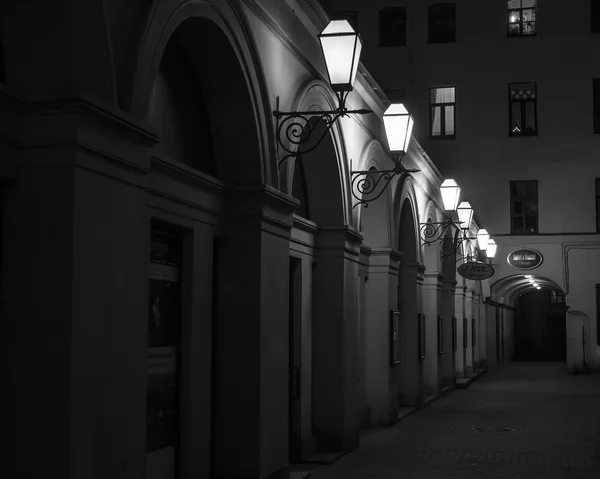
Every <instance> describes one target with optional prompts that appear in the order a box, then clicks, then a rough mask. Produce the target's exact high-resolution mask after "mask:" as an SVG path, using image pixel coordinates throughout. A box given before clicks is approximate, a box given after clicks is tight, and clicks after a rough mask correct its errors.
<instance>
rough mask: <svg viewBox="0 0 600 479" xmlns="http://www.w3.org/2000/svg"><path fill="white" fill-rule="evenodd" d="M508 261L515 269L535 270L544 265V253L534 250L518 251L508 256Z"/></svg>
mask: <svg viewBox="0 0 600 479" xmlns="http://www.w3.org/2000/svg"><path fill="white" fill-rule="evenodd" d="M506 261H507V262H508V264H509V265H511V266H512V267H513V268H518V269H534V268H537V267H538V266H539V265H541V264H542V261H544V257H543V256H542V253H540V252H539V251H536V250H534V249H518V250H516V251H513V252H512V253H510V254H509V255H508V257H507V258H506Z"/></svg>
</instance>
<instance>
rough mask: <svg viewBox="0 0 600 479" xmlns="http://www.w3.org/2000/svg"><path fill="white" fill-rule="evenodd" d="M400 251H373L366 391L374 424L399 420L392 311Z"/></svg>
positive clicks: (367, 298) (367, 289) (371, 258)
mask: <svg viewBox="0 0 600 479" xmlns="http://www.w3.org/2000/svg"><path fill="white" fill-rule="evenodd" d="M399 262H400V252H399V251H397V250H394V249H390V248H378V249H373V250H371V257H370V264H369V281H368V282H367V286H366V299H365V301H366V317H365V323H366V325H365V334H366V337H365V342H366V348H367V351H366V361H367V372H366V390H367V397H368V404H369V408H370V410H371V419H370V422H371V424H372V425H391V424H394V423H395V422H396V421H398V381H397V379H396V378H395V372H396V370H397V369H398V368H399V366H398V365H396V366H393V365H391V357H390V356H391V350H390V339H391V338H390V311H391V310H394V309H397V302H398V298H397V285H398V265H399Z"/></svg>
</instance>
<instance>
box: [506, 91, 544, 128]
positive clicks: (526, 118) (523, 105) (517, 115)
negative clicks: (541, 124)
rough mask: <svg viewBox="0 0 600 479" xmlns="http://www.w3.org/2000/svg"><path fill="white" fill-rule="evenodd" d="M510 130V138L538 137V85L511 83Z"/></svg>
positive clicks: (509, 92)
mask: <svg viewBox="0 0 600 479" xmlns="http://www.w3.org/2000/svg"><path fill="white" fill-rule="evenodd" d="M508 94H509V111H508V116H509V130H508V134H509V135H510V136H535V135H537V84H536V83H535V82H529V83H510V84H509V85H508Z"/></svg>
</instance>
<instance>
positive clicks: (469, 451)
mask: <svg viewBox="0 0 600 479" xmlns="http://www.w3.org/2000/svg"><path fill="white" fill-rule="evenodd" d="M292 476H293V474H291V475H290V477H292ZM310 477H311V478H312V479H334V478H336V479H338V478H339V479H342V478H343V479H354V478H356V479H359V478H360V479H392V478H393V479H431V478H447V479H450V478H456V479H459V478H460V479H463V478H464V479H474V478H477V479H485V478H502V479H509V478H523V479H525V478H527V479H530V478H534V477H535V478H538V477H545V478H590V479H591V478H594V479H598V478H600V376H570V375H567V374H566V373H565V372H564V363H556V362H514V363H511V364H509V365H507V366H504V367H501V368H499V369H498V370H496V371H492V372H489V373H487V374H486V375H484V376H483V377H482V378H481V379H479V380H478V381H476V382H475V383H473V384H472V385H471V386H470V387H469V388H468V389H466V390H455V391H453V392H450V393H449V394H447V395H445V396H443V397H441V398H440V399H438V400H436V401H434V402H431V403H429V404H428V405H427V406H425V408H423V409H421V410H420V411H418V412H416V413H414V414H412V415H410V416H408V417H406V418H405V419H404V420H402V421H401V422H399V423H398V424H396V425H395V426H393V427H391V428H381V429H376V430H372V431H370V432H367V433H366V434H364V436H363V437H362V438H361V446H360V448H359V449H358V450H357V451H355V452H354V453H352V454H349V455H347V456H345V457H343V458H341V459H340V460H338V461H336V462H335V463H333V464H330V465H323V466H318V467H314V468H311V470H310Z"/></svg>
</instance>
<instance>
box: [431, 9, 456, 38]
mask: <svg viewBox="0 0 600 479" xmlns="http://www.w3.org/2000/svg"><path fill="white" fill-rule="evenodd" d="M454 15H455V13H454V4H453V3H439V4H437V5H430V6H429V43H447V42H455V41H456V23H455V22H456V21H455V16H454Z"/></svg>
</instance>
